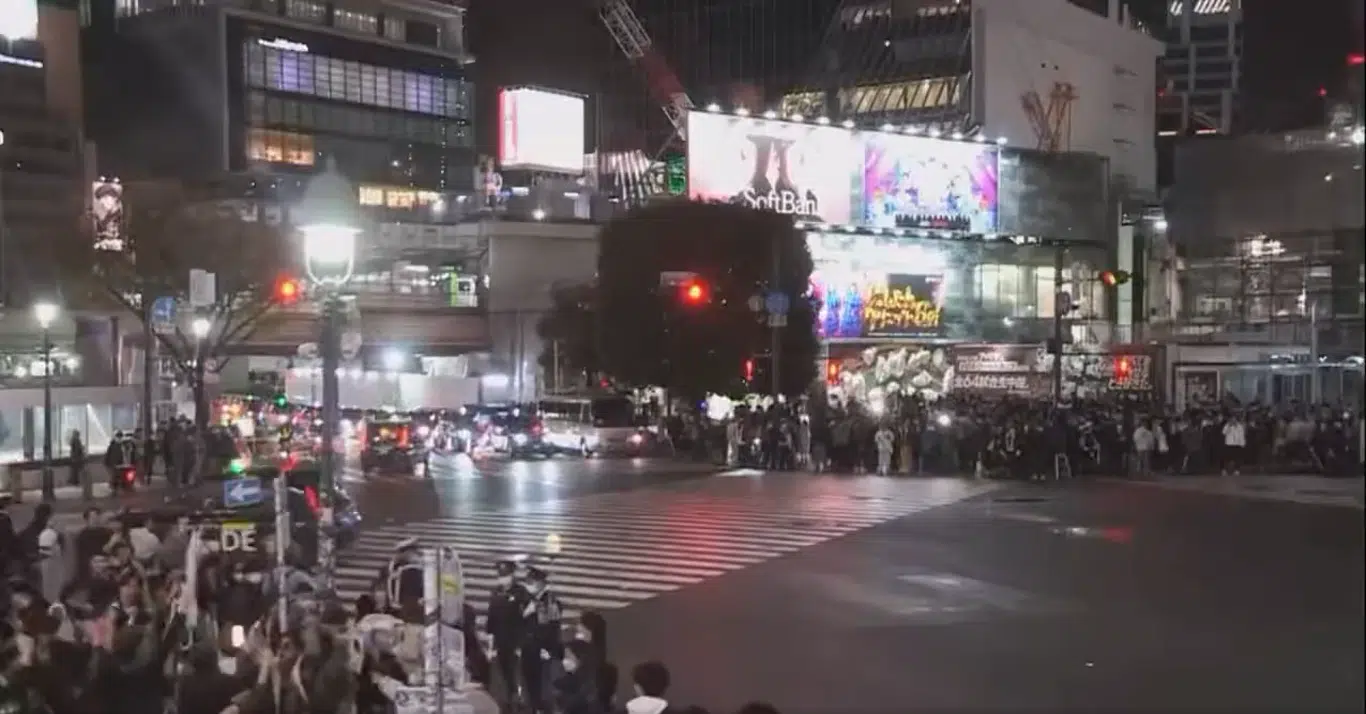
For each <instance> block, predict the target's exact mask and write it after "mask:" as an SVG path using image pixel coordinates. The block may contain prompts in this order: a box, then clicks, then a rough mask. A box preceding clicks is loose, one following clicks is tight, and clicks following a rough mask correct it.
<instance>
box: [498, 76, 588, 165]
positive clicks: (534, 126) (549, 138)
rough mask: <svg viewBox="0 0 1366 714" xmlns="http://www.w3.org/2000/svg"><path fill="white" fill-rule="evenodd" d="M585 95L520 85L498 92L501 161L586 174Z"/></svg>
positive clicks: (507, 163) (499, 154)
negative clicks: (584, 172)
mask: <svg viewBox="0 0 1366 714" xmlns="http://www.w3.org/2000/svg"><path fill="white" fill-rule="evenodd" d="M583 131H584V104H583V97H580V96H577V95H573V94H562V93H560V92H550V91H546V90H544V89H531V88H528V87H518V88H514V89H504V90H502V91H501V92H499V94H498V163H499V165H501V166H502V168H503V169H504V170H507V169H529V170H532V171H549V172H553V173H564V174H575V175H578V174H582V173H583V162H584V147H583Z"/></svg>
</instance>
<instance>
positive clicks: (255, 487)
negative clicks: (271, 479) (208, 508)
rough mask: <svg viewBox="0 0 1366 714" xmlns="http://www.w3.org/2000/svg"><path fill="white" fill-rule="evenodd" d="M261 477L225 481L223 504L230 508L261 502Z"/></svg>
mask: <svg viewBox="0 0 1366 714" xmlns="http://www.w3.org/2000/svg"><path fill="white" fill-rule="evenodd" d="M262 497H263V493H262V491H261V479H257V478H235V479H232V480H230V481H224V482H223V505H224V506H227V507H228V508H238V507H241V506H251V505H254V504H257V503H260V502H261V498H262Z"/></svg>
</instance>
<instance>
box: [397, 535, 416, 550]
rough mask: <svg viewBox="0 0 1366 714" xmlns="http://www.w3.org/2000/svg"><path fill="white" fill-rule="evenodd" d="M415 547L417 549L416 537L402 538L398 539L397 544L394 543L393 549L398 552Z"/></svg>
mask: <svg viewBox="0 0 1366 714" xmlns="http://www.w3.org/2000/svg"><path fill="white" fill-rule="evenodd" d="M416 549H417V538H404V539H403V540H401V541H399V542H398V544H396V545H395V546H394V550H395V551H397V552H399V553H402V552H404V551H408V550H416Z"/></svg>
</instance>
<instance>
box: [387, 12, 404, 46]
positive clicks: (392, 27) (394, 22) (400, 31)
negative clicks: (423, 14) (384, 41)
mask: <svg viewBox="0 0 1366 714" xmlns="http://www.w3.org/2000/svg"><path fill="white" fill-rule="evenodd" d="M405 30H407V23H406V22H405V21H404V20H403V18H399V17H386V18H384V36H385V37H387V38H389V39H391V40H397V41H399V42H402V41H404V40H405V39H407V34H408V33H407V32H406V31H405Z"/></svg>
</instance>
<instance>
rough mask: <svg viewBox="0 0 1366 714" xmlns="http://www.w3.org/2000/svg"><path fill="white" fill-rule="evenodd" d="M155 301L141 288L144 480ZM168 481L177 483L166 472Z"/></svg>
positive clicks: (148, 467)
mask: <svg viewBox="0 0 1366 714" xmlns="http://www.w3.org/2000/svg"><path fill="white" fill-rule="evenodd" d="M155 302H156V297H155V296H153V295H152V294H151V291H149V290H147V289H146V288H143V290H142V305H141V306H140V307H142V410H141V411H142V413H141V414H140V415H139V416H140V417H141V419H140V420H139V422H140V423H141V426H142V440H143V443H141V444H139V445H138V446H139V447H141V448H142V459H141V461H142V463H141V464H139V467H140V468H141V469H142V478H143V479H144V482H146V481H150V480H151V478H152V465H153V464H152V449H151V445H152V423H153V422H152V381H153V380H155V379H156V378H157V371H156V370H155V369H154V367H155V364H154V360H156V358H157V336H156V331H155V329H154V327H153V325H152V321H153V318H152V304H153V303H155ZM166 480H167V482H168V483H179V481H177V480H176V479H174V478H172V477H171V474H170V473H167V474H166Z"/></svg>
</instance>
